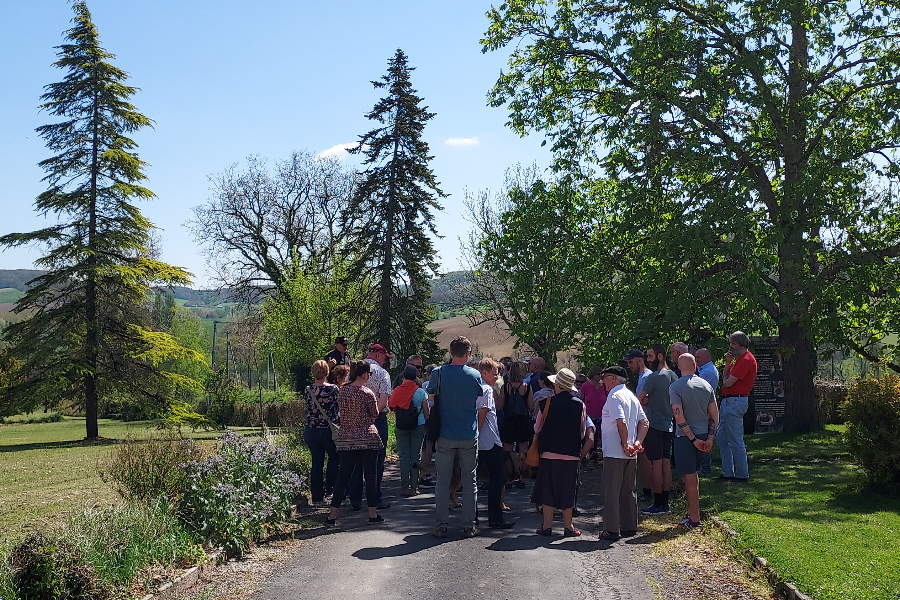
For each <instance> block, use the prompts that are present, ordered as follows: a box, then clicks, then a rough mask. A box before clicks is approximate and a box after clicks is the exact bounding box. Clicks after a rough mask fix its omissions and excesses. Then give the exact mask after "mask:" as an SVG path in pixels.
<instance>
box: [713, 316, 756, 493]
mask: <svg viewBox="0 0 900 600" xmlns="http://www.w3.org/2000/svg"><path fill="white" fill-rule="evenodd" d="M756 370H757V366H756V357H754V356H753V354H752V353H751V352H750V338H749V337H747V334H746V333H744V332H743V331H735V332H734V333H732V334H731V336H729V338H728V353H727V354H726V355H725V368H724V369H723V370H722V409H721V411H720V414H721V416H720V420H719V428H718V431H717V432H716V437H717V438H718V442H719V451H720V452H719V453H720V455H721V457H722V475H721V479H727V480H730V481H747V480H748V479H749V477H750V469H749V466H748V465H747V448H746V447H745V446H744V413H746V412H747V403H748V402H749V396H750V391H751V390H752V389H753V384H754V383H755V382H756Z"/></svg>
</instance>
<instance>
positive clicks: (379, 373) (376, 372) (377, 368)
mask: <svg viewBox="0 0 900 600" xmlns="http://www.w3.org/2000/svg"><path fill="white" fill-rule="evenodd" d="M390 358H391V355H390V353H389V352H388V351H387V348H385V347H384V346H382V345H381V344H372V345H371V346H370V347H369V354H368V355H367V356H366V359H365V360H366V362H367V363H369V365H371V367H370V372H371V373H372V374H371V375H370V376H369V381H368V382H366V387H367V388H369V389H370V390H372V392H373V393H374V394H375V397H376V398H377V399H378V413H379V414H378V418H377V419H375V428H376V429H377V430H378V435H379V436H380V437H381V444H382V448H381V451H380V452H379V453H378V472H377V477H376V480H377V482H378V508H379V509H382V510H384V509H387V508H390V507H391V504H390V502H384V501H383V500H382V499H381V480H382V478H383V477H384V459H385V456H386V454H385V452H386V449H387V445H388V422H387V413H388V407H387V405H388V398H390V396H391V376H390V375H389V374H388V372H387V371H385V370H384V368H383V367H382V366H381V365H383V364H384V361H385V360H387V359H390ZM361 502H362V469H361V468H357V469H356V471H354V473H353V479H352V481H351V482H350V503H351V504H352V505H353V507H354V508H356V507H358V506H359V504H360V503H361Z"/></svg>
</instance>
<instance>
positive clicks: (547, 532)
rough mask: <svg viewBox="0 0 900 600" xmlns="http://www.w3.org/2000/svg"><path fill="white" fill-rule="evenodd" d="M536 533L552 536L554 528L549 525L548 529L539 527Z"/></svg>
mask: <svg viewBox="0 0 900 600" xmlns="http://www.w3.org/2000/svg"><path fill="white" fill-rule="evenodd" d="M536 533H537V534H538V535H546V536H550V535H553V528H552V527H548V528H547V529H544V528H543V527H538V529H537V532H536Z"/></svg>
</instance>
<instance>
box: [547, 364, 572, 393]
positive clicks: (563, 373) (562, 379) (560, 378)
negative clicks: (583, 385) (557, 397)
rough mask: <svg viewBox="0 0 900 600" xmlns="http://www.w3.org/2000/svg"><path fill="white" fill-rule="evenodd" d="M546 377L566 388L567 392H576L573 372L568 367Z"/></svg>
mask: <svg viewBox="0 0 900 600" xmlns="http://www.w3.org/2000/svg"><path fill="white" fill-rule="evenodd" d="M548 379H550V381H552V382H553V383H554V384H555V385H558V386H559V387H560V388H562V389H564V390H566V391H567V392H577V391H578V390H577V389H575V373H573V372H572V371H570V370H569V369H560V370H559V373H557V374H556V375H551V376H550V377H549V378H548Z"/></svg>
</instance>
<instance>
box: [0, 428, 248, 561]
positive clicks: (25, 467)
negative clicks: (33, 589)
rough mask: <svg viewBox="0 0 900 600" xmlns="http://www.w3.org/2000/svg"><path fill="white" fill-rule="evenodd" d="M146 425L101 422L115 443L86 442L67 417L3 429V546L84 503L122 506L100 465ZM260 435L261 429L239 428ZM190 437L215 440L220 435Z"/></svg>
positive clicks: (0, 488) (82, 431)
mask: <svg viewBox="0 0 900 600" xmlns="http://www.w3.org/2000/svg"><path fill="white" fill-rule="evenodd" d="M150 426H151V424H149V423H146V422H133V423H123V422H121V421H112V420H107V419H101V420H100V435H101V436H103V437H104V438H107V439H108V440H110V441H106V442H100V443H87V442H83V441H82V440H83V439H84V436H85V424H84V419H83V418H72V417H65V418H64V419H63V421H61V422H59V423H39V424H29V425H4V426H0V545H2V542H5V541H14V540H18V539H21V538H22V537H23V536H24V535H26V534H27V532H28V531H29V530H31V529H35V528H41V527H42V526H43V525H44V524H47V523H48V522H50V521H51V520H53V519H54V517H56V516H58V515H60V514H63V513H67V512H69V511H71V510H74V509H80V508H82V507H83V506H84V505H85V504H98V505H102V504H106V505H108V504H113V503H116V502H118V501H119V498H118V496H117V495H116V493H115V491H114V490H113V488H112V487H111V486H110V485H108V484H107V483H105V482H104V481H103V480H102V479H101V478H100V475H99V465H100V464H102V462H103V461H104V460H105V458H106V456H107V455H108V453H109V452H110V451H111V450H112V448H113V443H114V442H113V441H112V440H115V439H121V438H124V437H126V436H127V435H128V434H129V433H131V434H132V435H133V436H140V435H142V433H143V432H146V431H149V429H148V427H150ZM234 429H236V430H239V431H240V430H246V431H247V432H253V433H258V432H259V430H258V429H248V428H234ZM184 434H185V436H186V437H193V438H199V439H213V438H215V437H217V436H218V435H219V432H216V431H206V432H196V433H189V431H188V430H186V431H185V432H184Z"/></svg>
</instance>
